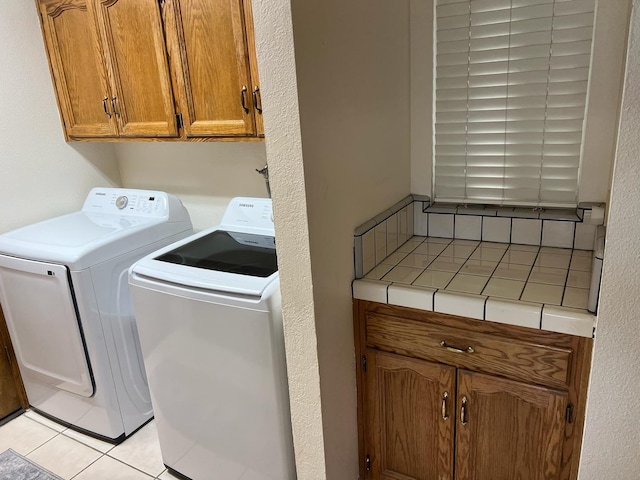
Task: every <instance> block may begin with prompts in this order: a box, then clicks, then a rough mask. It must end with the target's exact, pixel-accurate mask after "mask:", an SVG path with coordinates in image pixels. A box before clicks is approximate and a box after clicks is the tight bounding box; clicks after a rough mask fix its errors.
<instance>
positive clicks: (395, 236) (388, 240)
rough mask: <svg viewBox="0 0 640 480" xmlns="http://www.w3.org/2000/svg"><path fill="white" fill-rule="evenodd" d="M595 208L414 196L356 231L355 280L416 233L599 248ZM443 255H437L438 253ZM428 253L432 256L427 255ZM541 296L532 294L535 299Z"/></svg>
mask: <svg viewBox="0 0 640 480" xmlns="http://www.w3.org/2000/svg"><path fill="white" fill-rule="evenodd" d="M594 206H597V205H593V204H581V205H579V206H578V208H577V209H575V210H568V209H544V210H540V211H538V210H534V209H525V208H509V207H495V206H483V205H474V206H458V205H454V204H438V203H435V204H431V202H430V199H429V197H426V196H420V195H409V196H407V197H406V198H404V199H403V200H401V201H400V202H398V203H396V204H395V205H394V206H392V207H391V208H389V209H387V210H385V211H384V212H382V213H380V214H378V215H376V216H375V217H374V218H372V219H371V220H369V221H367V222H365V223H364V224H362V225H361V226H359V227H358V228H356V230H355V233H354V256H355V277H356V278H362V277H364V276H365V275H366V274H367V273H369V272H370V271H372V270H373V269H374V268H381V269H384V267H382V266H381V265H382V263H383V262H384V261H385V259H386V258H387V257H388V256H389V255H390V254H392V253H393V252H394V251H396V250H397V249H398V248H400V249H402V247H403V244H404V243H405V242H406V241H407V239H409V238H411V237H412V236H413V235H420V236H425V237H426V236H428V237H440V238H453V239H460V240H471V241H483V242H497V243H513V244H520V245H532V246H542V247H555V248H573V249H578V250H593V246H594V240H595V235H596V225H594V224H589V223H583V218H589V217H590V215H589V214H588V213H587V215H585V212H588V211H589V210H591V209H592V208H593V207H594ZM439 253H440V252H438V253H435V254H436V255H438V254H439ZM425 254H431V253H430V252H425ZM539 293H540V292H534V291H531V292H527V294H528V296H530V297H531V298H535V296H536V295H537V294H539Z"/></svg>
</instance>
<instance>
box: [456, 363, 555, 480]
mask: <svg viewBox="0 0 640 480" xmlns="http://www.w3.org/2000/svg"><path fill="white" fill-rule="evenodd" d="M457 404H458V423H457V427H456V480H472V479H473V480H514V479H517V480H552V479H553V480H555V479H558V478H559V476H560V461H561V452H562V442H563V436H564V426H565V412H566V406H567V394H566V393H565V392H558V391H554V390H550V389H547V388H543V387H538V386H534V385H526V384H523V383H519V382H514V381H511V380H505V379H501V378H497V377H492V376H489V375H482V374H478V373H471V372H468V371H464V370H460V371H459V372H458V395H457Z"/></svg>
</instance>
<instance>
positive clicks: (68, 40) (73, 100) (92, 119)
mask: <svg viewBox="0 0 640 480" xmlns="http://www.w3.org/2000/svg"><path fill="white" fill-rule="evenodd" d="M38 8H39V10H40V16H41V18H42V31H43V34H44V39H45V45H46V47H47V53H48V56H49V62H50V65H51V73H52V75H53V79H54V83H55V88H56V93H57V96H58V103H59V106H60V111H61V113H62V118H63V120H64V123H65V127H66V134H67V135H68V136H70V137H98V136H116V135H117V133H118V131H117V126H116V122H115V119H114V118H113V112H111V110H110V109H111V106H110V102H109V100H110V94H109V89H108V86H107V85H108V83H107V73H106V69H105V64H104V57H103V52H102V49H101V48H100V43H99V39H98V33H97V29H96V25H95V18H94V16H93V11H92V10H91V6H90V5H88V4H87V0H39V1H38Z"/></svg>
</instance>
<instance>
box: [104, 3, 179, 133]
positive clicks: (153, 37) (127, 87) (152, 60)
mask: <svg viewBox="0 0 640 480" xmlns="http://www.w3.org/2000/svg"><path fill="white" fill-rule="evenodd" d="M94 5H95V6H96V7H97V11H96V17H97V19H98V25H99V26H100V34H101V38H102V42H101V43H102V44H103V45H104V47H105V51H106V58H107V71H108V72H109V83H110V85H111V93H112V96H111V113H112V114H113V115H114V116H115V117H116V119H117V121H118V129H119V132H120V135H122V136H127V137H163V136H177V135H178V128H177V125H176V118H175V108H174V101H173V91H172V88H171V77H170V74H169V65H168V62H167V51H166V47H165V41H164V29H163V25H162V13H161V10H160V9H161V4H159V3H158V1H157V0H99V1H98V2H96V3H94Z"/></svg>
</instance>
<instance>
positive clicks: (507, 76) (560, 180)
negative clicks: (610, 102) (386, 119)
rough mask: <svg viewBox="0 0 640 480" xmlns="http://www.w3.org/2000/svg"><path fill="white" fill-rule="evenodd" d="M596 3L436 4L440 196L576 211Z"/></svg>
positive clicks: (453, 0) (505, 0) (481, 0)
mask: <svg viewBox="0 0 640 480" xmlns="http://www.w3.org/2000/svg"><path fill="white" fill-rule="evenodd" d="M594 4H595V0H437V2H436V7H435V8H436V15H435V18H436V62H435V63H436V98H435V104H436V105H435V112H436V113H435V162H434V187H435V188H434V197H435V200H436V201H444V202H455V203H491V204H501V205H537V206H567V205H576V203H577V190H578V176H579V169H580V157H581V143H582V127H583V122H584V115H585V106H586V95H587V84H588V78H589V68H590V63H591V40H592V35H593V22H594V8H595V5H594Z"/></svg>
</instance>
